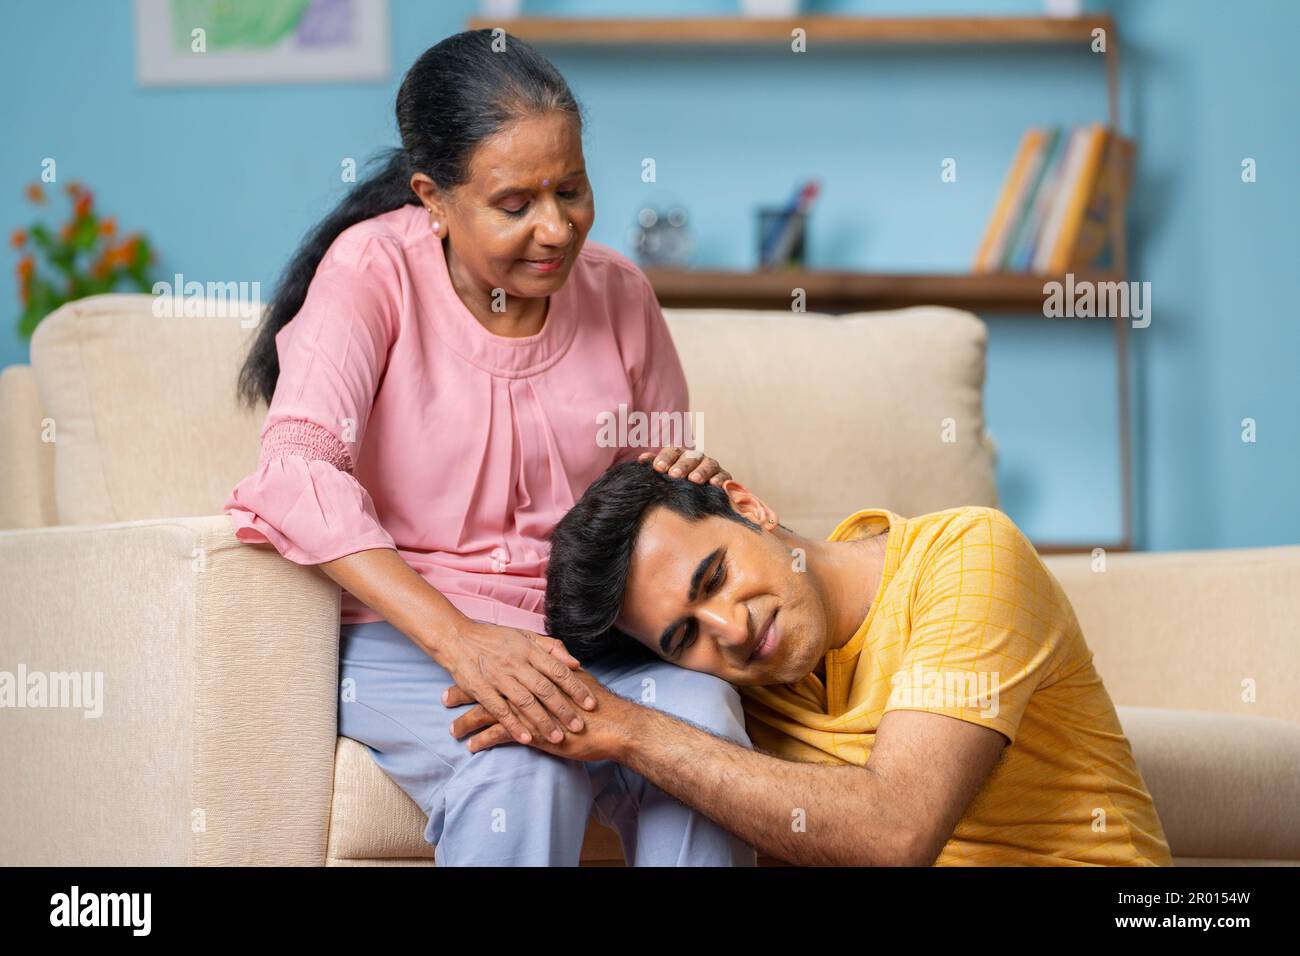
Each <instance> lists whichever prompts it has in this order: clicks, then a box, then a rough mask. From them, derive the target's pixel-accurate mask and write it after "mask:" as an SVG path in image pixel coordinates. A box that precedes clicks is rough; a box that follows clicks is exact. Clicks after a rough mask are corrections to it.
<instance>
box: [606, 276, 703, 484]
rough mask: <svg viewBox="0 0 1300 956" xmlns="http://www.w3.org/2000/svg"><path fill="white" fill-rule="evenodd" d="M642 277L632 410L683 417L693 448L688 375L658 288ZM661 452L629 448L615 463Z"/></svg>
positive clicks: (621, 451) (683, 428) (681, 423)
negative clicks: (690, 427) (640, 312)
mask: <svg viewBox="0 0 1300 956" xmlns="http://www.w3.org/2000/svg"><path fill="white" fill-rule="evenodd" d="M639 274H640V278H641V282H640V285H641V295H642V316H643V322H644V324H643V326H642V336H641V337H640V338H639V341H638V345H639V346H640V347H639V348H638V349H637V352H636V360H635V361H634V364H633V367H632V369H631V373H632V376H633V377H632V401H633V406H634V408H633V409H632V410H635V411H638V412H644V413H645V414H647V415H650V414H653V413H654V412H672V413H676V414H677V415H679V416H681V417H680V418H677V419H676V421H678V422H680V427H681V428H682V430H683V437H684V438H685V439H686V440H687V444H688V446H690V445H692V443H691V442H690V437H691V436H690V435H689V434H688V433H687V432H686V429H687V427H688V425H689V423H690V417H689V406H690V393H689V390H688V388H687V385H686V373H685V371H683V369H682V362H681V359H680V357H679V356H678V354H677V347H676V346H675V345H674V344H673V337H672V333H671V332H669V331H668V323H667V322H666V321H665V320H664V314H663V310H662V309H661V308H660V306H659V299H658V297H657V296H656V295H655V291H654V286H652V285H651V284H650V280H649V279H647V278H646V277H645V274H644V273H639ZM658 450H659V449H658V448H642V447H637V446H631V447H625V448H623V449H621V450H620V451H619V453H618V455H617V456H615V459H614V464H618V463H619V462H623V461H628V460H632V459H635V458H637V457H638V456H639V455H641V454H642V453H644V452H647V451H658Z"/></svg>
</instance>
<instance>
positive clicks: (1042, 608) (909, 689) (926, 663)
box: [741, 507, 1172, 866]
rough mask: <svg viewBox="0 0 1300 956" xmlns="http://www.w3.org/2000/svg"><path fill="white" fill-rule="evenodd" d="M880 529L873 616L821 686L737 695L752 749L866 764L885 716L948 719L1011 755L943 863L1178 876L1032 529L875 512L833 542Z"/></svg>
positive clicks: (990, 516) (953, 516) (950, 516)
mask: <svg viewBox="0 0 1300 956" xmlns="http://www.w3.org/2000/svg"><path fill="white" fill-rule="evenodd" d="M886 531H887V533H888V538H887V545H886V550H885V566H884V573H883V575H882V577H881V581H880V586H879V588H878V590H877V592H876V595H875V598H874V600H873V601H872V602H871V608H870V610H869V611H868V613H867V618H866V620H865V621H863V622H862V625H861V626H860V627H859V628H858V631H857V633H856V634H854V635H853V638H852V639H851V640H850V641H849V642H848V643H847V644H845V645H844V646H843V647H841V648H838V649H836V650H832V651H830V652H829V653H828V654H827V655H826V657H825V659H824V666H825V675H826V678H825V681H824V682H823V681H822V680H821V679H820V678H819V677H818V676H817V675H816V674H809V675H808V676H807V677H805V678H803V679H802V680H801V681H799V682H797V683H794V684H783V685H775V686H769V687H743V688H741V692H742V694H743V696H744V705H745V712H746V716H747V720H746V725H747V727H748V730H749V735H750V738H751V739H752V740H753V742H754V745H755V746H756V747H758V748H759V749H761V750H765V751H767V752H769V753H773V754H776V755H777V756H780V757H784V758H786V759H788V760H798V761H806V762H815V763H846V764H856V765H858V766H865V765H866V763H867V758H868V757H869V756H870V754H871V747H872V743H873V742H874V741H875V735H876V728H877V727H878V726H879V724H880V719H881V717H882V716H883V715H884V714H885V713H887V712H888V711H891V710H900V709H902V710H924V711H930V712H933V713H937V714H947V715H949V716H951V717H956V718H959V719H961V720H967V721H971V722H973V723H976V724H980V725H981V726H984V727H991V728H993V729H994V730H997V731H1000V732H1001V733H1002V734H1004V735H1005V736H1006V737H1007V739H1008V740H1009V741H1010V743H1009V744H1008V745H1007V746H1006V747H1005V748H1004V749H1003V751H1002V755H1001V757H1000V758H999V759H998V762H997V764H996V765H995V766H994V768H993V771H992V773H991V774H990V776H989V777H988V779H987V780H986V781H985V783H984V786H983V787H982V788H981V790H980V791H979V792H978V793H977V794H976V796H975V799H974V800H973V801H972V802H971V804H970V806H969V807H968V808H967V810H966V812H965V813H964V814H963V815H962V817H961V819H960V820H959V821H958V823H957V827H956V829H955V830H954V831H953V834H952V837H951V838H950V839H949V841H948V843H947V844H946V845H945V846H944V848H943V851H942V852H941V853H940V855H939V857H938V859H937V860H936V861H935V862H936V864H939V865H977V866H1014V865H1021V864H1028V865H1035V864H1047V865H1058V864H1076V865H1087V864H1098V865H1138V866H1169V865H1171V864H1172V860H1171V859H1170V855H1169V845H1168V843H1167V842H1166V840H1165V834H1164V830H1163V829H1162V827H1161V825H1160V819H1159V817H1157V815H1156V811H1155V807H1154V805H1153V804H1152V802H1151V796H1150V794H1149V793H1148V792H1147V788H1146V785H1145V783H1144V782H1143V780H1142V776H1141V774H1140V773H1139V772H1138V769H1137V764H1136V763H1135V762H1134V760H1133V753H1132V751H1131V750H1130V748H1129V743H1128V740H1127V739H1126V738H1125V736H1124V732H1123V730H1122V728H1121V727H1120V723H1119V718H1118V717H1117V716H1116V713H1115V707H1114V704H1113V703H1112V702H1111V699H1110V695H1109V694H1108V693H1107V692H1106V688H1105V687H1104V686H1103V685H1102V682H1101V678H1100V677H1099V676H1098V674H1097V672H1096V670H1095V669H1094V668H1093V666H1092V652H1091V651H1090V650H1089V649H1088V646H1087V644H1086V643H1085V642H1084V639H1083V633H1082V631H1081V630H1080V628H1079V622H1078V620H1077V619H1076V617H1075V614H1074V609H1073V608H1072V607H1071V606H1070V602H1069V599H1068V598H1067V597H1066V595H1065V592H1064V590H1062V588H1061V586H1060V584H1059V583H1058V582H1057V580H1056V578H1055V577H1053V575H1052V573H1051V571H1049V570H1048V568H1047V567H1046V566H1045V565H1044V564H1043V562H1042V560H1041V559H1040V558H1039V557H1038V553H1037V552H1036V551H1035V550H1034V547H1033V545H1032V544H1030V542H1029V540H1028V539H1027V538H1026V537H1025V536H1024V534H1023V532H1021V531H1020V529H1019V528H1018V527H1016V525H1015V524H1014V523H1013V522H1012V521H1011V519H1010V518H1008V517H1007V516H1006V515H1005V514H1003V513H1002V512H1001V511H999V510H997V509H995V508H986V507H963V508H951V509H949V510H946V511H938V512H935V513H933V514H927V515H921V516H919V517H915V518H904V517H901V516H899V515H897V514H894V513H893V512H891V511H888V510H886V509H880V508H868V509H865V510H862V511H858V512H856V513H855V514H853V515H850V516H849V517H848V518H846V519H844V521H842V522H840V524H839V526H838V527H837V528H836V529H835V530H834V531H833V532H832V533H831V535H830V537H829V539H828V540H830V541H847V540H853V539H855V538H861V537H870V536H872V535H875V534H881V533H885V532H886Z"/></svg>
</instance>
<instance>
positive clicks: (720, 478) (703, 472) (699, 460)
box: [637, 445, 731, 487]
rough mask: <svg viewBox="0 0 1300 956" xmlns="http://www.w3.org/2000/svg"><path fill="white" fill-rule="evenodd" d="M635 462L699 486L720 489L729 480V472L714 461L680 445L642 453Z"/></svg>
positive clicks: (702, 453)
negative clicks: (649, 464) (684, 477)
mask: <svg viewBox="0 0 1300 956" xmlns="http://www.w3.org/2000/svg"><path fill="white" fill-rule="evenodd" d="M637 461H641V462H647V461H648V462H651V467H653V468H654V469H655V470H656V471H662V472H665V473H666V474H668V475H669V476H670V477H672V478H680V477H682V476H683V475H685V476H686V477H687V478H689V479H690V480H691V481H694V482H696V483H697V484H701V485H702V484H704V483H705V482H708V483H709V484H711V485H718V486H719V487H721V485H722V483H723V482H724V481H727V480H728V479H730V478H731V472H729V471H727V470H726V469H724V468H723V467H722V465H720V464H718V462H717V460H716V459H713V458H710V457H709V456H708V455H706V454H704V452H702V451H694V450H692V449H688V448H682V447H681V446H680V445H668V446H666V447H665V448H663V449H661V450H660V451H659V452H658V453H657V454H656V453H655V452H652V451H647V452H642V453H641V454H640V455H639V456H637Z"/></svg>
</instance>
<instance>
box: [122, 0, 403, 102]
mask: <svg viewBox="0 0 1300 956" xmlns="http://www.w3.org/2000/svg"><path fill="white" fill-rule="evenodd" d="M135 35H136V79H137V81H138V83H139V84H140V85H141V86H209V85H222V84H235V83H330V82H337V81H345V80H347V81H350V80H382V79H387V77H388V75H389V69H390V67H389V33H388V0H135Z"/></svg>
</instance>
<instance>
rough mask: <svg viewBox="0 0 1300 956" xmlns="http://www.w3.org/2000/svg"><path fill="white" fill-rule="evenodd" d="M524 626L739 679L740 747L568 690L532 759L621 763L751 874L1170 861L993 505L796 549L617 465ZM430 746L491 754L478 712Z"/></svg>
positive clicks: (655, 475) (1049, 590) (1084, 658)
mask: <svg viewBox="0 0 1300 956" xmlns="http://www.w3.org/2000/svg"><path fill="white" fill-rule="evenodd" d="M546 614H547V630H548V631H549V633H550V634H552V635H554V636H556V637H559V638H561V639H562V640H563V641H564V643H565V645H566V646H567V647H568V648H569V650H570V652H571V653H572V654H573V655H574V656H575V657H577V658H578V659H579V660H580V661H583V662H586V661H588V660H591V659H593V658H595V657H598V656H603V655H604V654H607V653H628V652H629V651H632V652H635V651H640V652H641V653H646V652H653V653H655V654H658V655H659V656H661V657H663V658H665V659H666V660H669V661H672V662H674V663H677V664H679V665H681V666H682V667H686V668H690V669H692V670H697V671H703V672H706V673H709V674H714V675H716V676H719V677H722V678H724V679H725V680H727V681H730V682H731V683H733V684H735V685H737V686H739V688H740V690H741V693H742V695H743V696H744V702H745V714H746V718H747V720H746V724H747V729H748V731H749V736H750V738H751V739H752V741H753V743H754V745H755V748H756V750H748V749H746V748H744V747H741V746H739V745H737V744H735V743H733V742H731V741H727V740H723V739H720V738H718V737H715V736H713V735H712V734H710V733H708V732H706V731H704V730H702V729H699V728H696V727H694V726H692V725H690V724H688V723H685V722H683V721H680V720H677V719H675V718H673V717H670V716H668V715H667V714H664V713H662V712H660V711H659V710H658V709H657V706H658V705H663V704H664V703H666V702H665V701H663V700H656V699H655V693H654V691H655V688H653V687H650V688H643V693H642V695H641V697H642V701H643V703H645V704H649V705H650V706H643V705H642V704H641V703H636V702H633V701H630V700H624V699H623V698H621V697H619V696H617V695H615V694H612V693H610V692H608V691H606V690H604V689H603V688H601V687H600V686H599V684H597V683H596V682H595V681H594V680H592V678H591V677H590V675H586V674H583V675H582V676H583V679H584V680H585V681H586V683H587V684H588V686H591V687H592V688H593V690H594V691H595V692H596V696H597V700H598V701H599V704H598V706H597V708H596V710H595V711H594V712H589V713H586V714H584V715H583V717H584V719H585V720H586V727H585V728H584V730H583V731H582V732H580V733H575V734H570V735H568V736H567V737H566V739H565V741H564V743H562V744H561V745H558V746H557V745H553V744H550V743H549V742H546V741H540V742H536V743H535V744H534V746H536V747H538V748H539V749H542V750H546V751H548V752H550V753H553V754H557V755H559V756H565V757H573V758H577V759H580V760H613V761H615V762H616V763H618V764H621V765H623V766H626V767H628V768H630V769H631V770H633V771H635V772H636V773H639V774H641V775H642V776H644V777H645V778H647V779H649V780H651V781H652V782H653V783H655V784H657V785H658V786H659V787H660V788H661V789H664V790H666V791H668V792H670V793H671V794H672V795H673V796H675V797H676V798H677V799H678V800H680V801H682V802H683V803H686V804H688V805H690V806H691V807H694V808H695V809H696V810H698V811H700V812H702V813H703V814H705V815H706V816H708V817H710V818H712V819H713V820H716V821H717V822H718V823H719V824H720V825H722V826H723V827H725V828H726V829H728V830H730V831H732V832H733V833H735V834H737V835H738V836H740V837H742V838H743V839H745V840H746V841H747V842H749V843H751V844H752V845H754V846H755V847H757V848H758V849H759V850H760V851H761V852H764V853H766V854H768V855H770V856H774V857H778V858H780V859H783V860H787V861H789V862H791V863H798V864H813V865H818V864H820V865H825V864H858V865H878V864H901V865H928V864H931V863H939V864H968V865H992V866H1000V865H1020V864H1076V865H1086V864H1099V865H1147V866H1151V865H1166V866H1167V865H1171V862H1172V861H1171V859H1170V855H1169V847H1168V844H1167V843H1166V840H1165V835H1164V832H1163V830H1162V828H1161V825H1160V820H1159V818H1158V817H1157V815H1156V812H1155V808H1154V806H1153V805H1152V802H1151V797H1150V795H1149V794H1148V792H1147V790H1146V787H1145V785H1144V783H1143V781H1142V777H1141V775H1140V774H1139V772H1138V769H1137V766H1136V764H1135V763H1134V760H1133V755H1132V752H1131V751H1130V748H1129V744H1128V741H1127V740H1126V739H1125V737H1124V734H1123V730H1122V729H1121V727H1120V724H1119V720H1118V718H1117V717H1116V714H1115V708H1114V705H1113V704H1112V702H1111V700H1110V697H1109V695H1108V694H1107V693H1106V689H1105V687H1104V686H1103V685H1102V682H1101V678H1100V677H1099V676H1098V675H1097V672H1096V670H1094V669H1093V666H1092V653H1091V651H1089V650H1088V647H1087V644H1086V643H1085V642H1084V639H1083V634H1082V633H1081V631H1080V628H1079V624H1078V621H1077V619H1076V617H1075V615H1074V611H1073V609H1072V608H1071V606H1070V603H1069V600H1068V599H1067V598H1066V596H1065V593H1064V592H1063V591H1062V589H1061V587H1060V585H1059V583H1058V582H1057V581H1056V579H1055V578H1054V577H1053V576H1052V575H1051V573H1050V572H1049V571H1048V570H1047V568H1046V567H1045V566H1044V565H1043V563H1042V561H1041V560H1040V559H1039V557H1038V555H1037V553H1036V552H1035V551H1034V549H1033V546H1032V545H1031V544H1030V543H1029V541H1028V540H1027V539H1026V538H1025V536H1024V535H1023V534H1022V533H1021V531H1020V530H1019V529H1018V528H1017V527H1016V526H1015V524H1014V523H1012V521H1011V520H1010V519H1009V518H1008V517H1007V516H1006V515H1004V514H1003V513H1002V512H1000V511H998V510H996V509H994V508H986V507H963V508H952V509H949V510H946V511H940V512H936V513H934V514H928V515H921V516H919V517H913V518H905V517H902V516H901V515H897V514H894V513H893V512H891V511H888V510H885V509H879V508H870V509H866V510H863V511H859V512H857V513H855V514H853V515H850V516H849V517H848V518H846V519H845V520H844V521H843V522H841V523H840V525H839V527H838V528H836V529H835V531H834V532H833V533H832V534H831V536H830V537H829V538H828V539H827V540H826V541H815V540H810V539H807V538H803V537H801V536H800V535H798V534H796V533H794V532H793V531H790V530H789V529H787V528H785V527H784V526H783V525H781V524H780V523H779V522H778V519H777V515H776V513H775V512H774V511H773V510H772V508H770V507H769V506H768V505H767V504H765V503H764V502H763V501H762V500H760V499H759V498H758V497H757V496H755V495H754V494H753V493H752V492H750V491H749V489H747V488H745V487H744V486H743V485H741V484H740V483H739V482H737V481H734V480H728V481H725V482H724V483H723V484H722V485H721V486H720V487H714V486H710V485H697V484H695V483H693V482H690V481H686V480H683V479H680V478H670V477H668V476H666V475H663V474H660V473H659V472H657V471H656V470H654V469H653V468H652V467H650V466H649V465H646V464H643V463H640V462H627V463H625V464H622V465H619V466H616V467H615V468H612V469H610V470H609V471H608V472H606V473H605V474H604V475H603V476H601V478H599V479H598V480H597V481H596V482H595V483H594V484H593V485H592V486H591V487H590V488H589V489H588V490H587V492H586V494H584V495H583V497H582V499H581V500H580V501H579V502H578V503H577V504H576V505H575V506H574V507H573V509H572V510H571V511H570V512H569V513H568V514H567V515H566V516H565V517H564V518H563V519H562V520H561V521H560V523H559V525H558V527H557V528H556V530H555V532H554V535H553V536H552V551H551V557H550V565H549V569H548V577H547V597H546ZM444 700H445V702H446V703H448V705H451V706H454V705H457V704H462V705H463V704H465V703H471V702H472V701H471V700H470V699H469V698H468V697H466V696H465V695H463V694H462V693H461V692H460V691H459V689H458V688H453V690H452V691H451V692H450V696H449V697H447V698H444ZM451 730H452V733H453V735H454V736H456V737H461V736H463V735H465V734H467V733H473V732H477V733H475V736H473V737H471V738H470V740H469V743H468V746H469V747H470V749H471V750H475V751H477V750H482V749H484V748H486V747H490V746H495V745H497V744H500V743H511V742H512V741H511V738H510V735H509V734H508V733H506V732H505V731H504V730H503V728H502V727H500V726H499V725H497V724H495V723H494V721H493V719H492V717H491V716H490V715H489V714H487V713H486V712H484V711H483V710H482V708H478V707H475V708H472V709H471V710H469V711H467V712H466V713H464V714H463V715H462V716H461V717H460V718H458V719H457V720H456V721H455V722H454V723H453V724H452V728H451Z"/></svg>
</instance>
